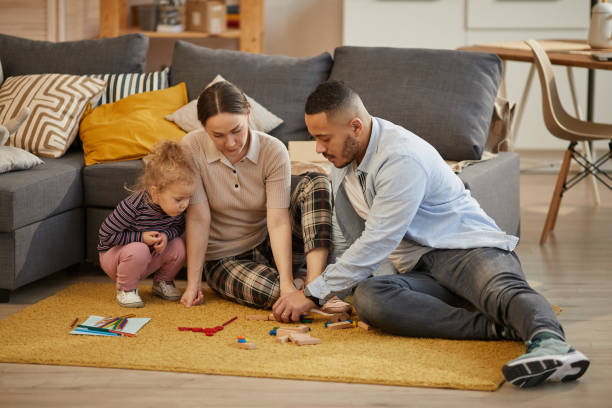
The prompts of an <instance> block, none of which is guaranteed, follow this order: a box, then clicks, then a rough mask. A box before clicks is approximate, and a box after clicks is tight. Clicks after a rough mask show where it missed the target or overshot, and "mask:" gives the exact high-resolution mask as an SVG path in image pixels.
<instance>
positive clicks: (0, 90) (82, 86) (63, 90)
mask: <svg viewBox="0 0 612 408" xmlns="http://www.w3.org/2000/svg"><path fill="white" fill-rule="evenodd" d="M105 86H106V82H104V81H102V80H101V79H95V78H89V77H87V76H84V75H69V74H34V75H18V76H13V77H9V78H7V79H6V81H4V83H3V84H2V86H0V123H4V122H6V121H8V120H9V119H10V118H11V117H15V116H17V115H18V112H19V111H20V110H21V109H22V108H23V107H24V106H26V107H28V108H29V109H30V110H31V112H32V113H31V114H30V115H29V116H27V118H26V119H25V121H24V122H23V124H22V125H21V126H20V127H19V129H18V130H17V131H16V132H15V133H13V134H12V135H11V136H10V137H9V140H8V145H9V146H14V147H19V148H21V149H25V150H27V151H29V152H32V153H34V154H36V155H38V156H42V157H50V158H58V157H61V156H62V155H63V154H64V153H65V152H66V150H67V149H68V147H69V146H70V144H71V143H72V142H73V141H74V139H75V137H76V134H77V132H78V131H79V123H80V122H81V117H82V116H83V113H85V111H86V110H87V109H89V108H90V106H91V105H94V104H96V103H97V102H98V100H99V99H100V96H101V95H102V92H103V91H104V88H105Z"/></svg>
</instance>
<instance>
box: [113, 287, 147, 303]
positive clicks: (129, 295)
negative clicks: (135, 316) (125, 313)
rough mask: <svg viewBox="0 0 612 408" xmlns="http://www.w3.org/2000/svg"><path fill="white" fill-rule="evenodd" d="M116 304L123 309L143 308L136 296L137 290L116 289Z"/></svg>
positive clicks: (140, 300) (138, 297)
mask: <svg viewBox="0 0 612 408" xmlns="http://www.w3.org/2000/svg"><path fill="white" fill-rule="evenodd" d="M117 302H119V304H120V305H121V306H123V307H144V303H143V301H142V299H141V298H140V296H138V289H134V290H126V291H123V290H120V289H117Z"/></svg>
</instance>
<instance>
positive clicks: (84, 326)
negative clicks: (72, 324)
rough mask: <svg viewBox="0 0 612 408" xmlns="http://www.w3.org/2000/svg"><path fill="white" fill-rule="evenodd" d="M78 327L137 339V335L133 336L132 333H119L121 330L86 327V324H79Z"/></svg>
mask: <svg viewBox="0 0 612 408" xmlns="http://www.w3.org/2000/svg"><path fill="white" fill-rule="evenodd" d="M78 327H82V328H84V329H88V330H93V331H100V332H107V333H115V334H120V335H122V336H127V337H136V335H135V334H132V333H127V332H122V331H119V330H112V329H105V328H104V327H96V326H86V325H84V324H79V326H78Z"/></svg>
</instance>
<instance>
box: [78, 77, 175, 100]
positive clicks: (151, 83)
mask: <svg viewBox="0 0 612 408" xmlns="http://www.w3.org/2000/svg"><path fill="white" fill-rule="evenodd" d="M169 72H170V68H165V69H163V70H161V71H155V72H126V73H123V74H92V75H89V76H90V77H92V78H98V79H102V80H103V81H105V82H106V88H104V92H103V93H102V97H100V100H99V101H98V103H97V105H96V106H100V105H104V104H107V103H113V102H117V101H118V100H119V99H123V98H125V97H127V96H130V95H134V94H138V93H142V92H151V91H158V90H160V89H166V88H167V87H168V73H169Z"/></svg>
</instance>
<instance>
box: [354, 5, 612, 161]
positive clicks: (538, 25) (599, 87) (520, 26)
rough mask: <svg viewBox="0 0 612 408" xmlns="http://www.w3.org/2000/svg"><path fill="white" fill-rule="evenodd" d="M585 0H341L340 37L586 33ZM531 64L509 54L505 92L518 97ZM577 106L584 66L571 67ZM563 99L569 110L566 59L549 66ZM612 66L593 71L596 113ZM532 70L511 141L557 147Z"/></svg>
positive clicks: (609, 116) (430, 39) (449, 44)
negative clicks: (513, 59) (520, 118)
mask: <svg viewBox="0 0 612 408" xmlns="http://www.w3.org/2000/svg"><path fill="white" fill-rule="evenodd" d="M589 5H590V1H587V0H581V1H579V0H539V1H538V0H531V1H524V0H344V13H343V43H344V44H345V45H363V46H391V47H418V48H442V49H455V48H457V47H459V46H463V45H474V44H483V43H492V42H493V43H494V42H504V41H522V40H525V39H528V38H536V39H546V38H566V39H586V36H587V31H588V25H589ZM528 70H529V64H527V63H521V62H508V64H507V77H506V78H507V84H508V95H509V97H510V98H511V99H512V100H515V101H517V102H518V101H519V100H520V97H521V94H522V91H523V86H524V84H525V81H526V78H527V73H528ZM573 71H574V78H575V82H576V86H577V93H578V95H579V103H580V104H581V108H582V111H583V113H584V112H586V93H587V90H586V89H587V86H586V83H587V79H586V78H587V74H586V70H585V69H581V68H575V69H574V70H573ZM555 76H556V77H557V84H558V87H559V91H560V95H561V98H562V100H563V104H564V106H565V108H566V109H567V110H568V112H571V113H572V114H573V112H574V109H573V105H572V104H571V99H570V94H569V87H568V85H567V74H566V69H565V67H555ZM611 95H612V71H596V92H595V96H596V98H595V114H594V117H595V120H597V121H602V122H608V123H612V100H611V99H612V98H611ZM540 105H541V99H540V84H539V80H538V78H537V74H536V76H535V77H534V80H533V82H532V87H531V91H530V93H529V96H528V100H527V103H526V105H525V113H524V116H523V121H522V123H521V126H520V128H519V129H518V133H517V144H516V148H517V149H557V148H558V149H563V148H565V147H566V145H565V143H564V142H562V141H560V140H559V139H556V138H554V137H553V136H552V135H550V134H549V133H548V131H547V130H546V128H545V126H544V122H543V120H542V110H541V106H540Z"/></svg>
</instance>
